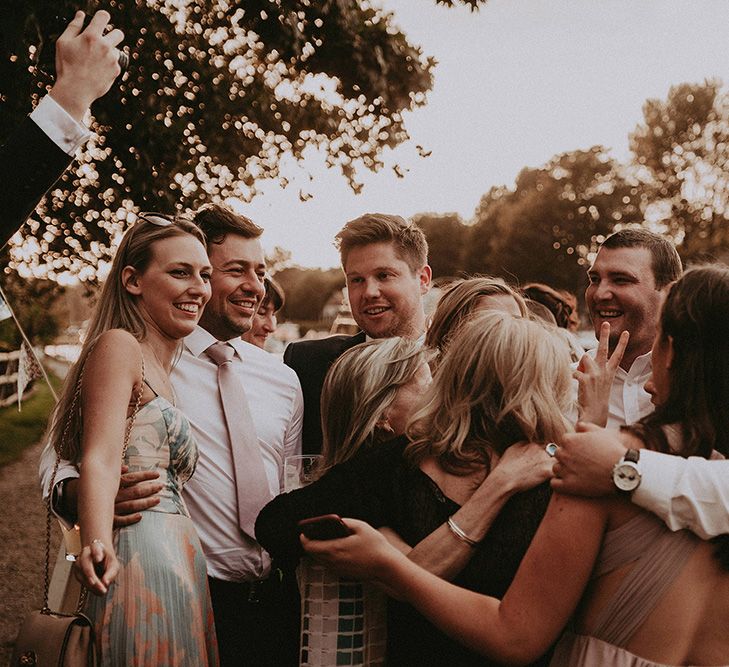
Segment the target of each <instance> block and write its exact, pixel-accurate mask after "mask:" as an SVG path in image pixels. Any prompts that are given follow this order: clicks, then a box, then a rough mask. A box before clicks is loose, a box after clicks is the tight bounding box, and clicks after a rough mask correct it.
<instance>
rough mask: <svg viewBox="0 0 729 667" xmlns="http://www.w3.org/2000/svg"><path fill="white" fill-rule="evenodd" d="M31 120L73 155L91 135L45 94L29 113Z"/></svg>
mask: <svg viewBox="0 0 729 667" xmlns="http://www.w3.org/2000/svg"><path fill="white" fill-rule="evenodd" d="M30 118H31V120H32V121H33V122H34V123H35V124H36V125H37V126H38V127H39V128H40V129H41V130H43V132H45V133H46V134H47V135H48V138H49V139H50V140H51V141H53V143H54V144H56V145H57V146H58V147H59V148H60V149H61V150H62V151H64V152H66V153H68V154H69V155H75V154H76V150H77V149H78V148H79V146H81V145H82V144H83V143H85V142H86V141H87V140H88V138H89V137H90V136H91V132H89V130H88V129H87V128H86V127H85V126H83V125H81V123H78V122H77V121H76V120H75V119H74V118H72V117H71V116H70V115H69V113H68V112H67V111H66V110H65V109H64V108H63V107H62V106H61V105H60V104H58V102H56V100H54V99H53V98H52V97H51V96H50V95H46V96H45V97H44V98H43V99H42V100H41V101H40V103H39V104H38V106H37V107H36V108H35V109H34V110H33V112H32V113H31V114H30Z"/></svg>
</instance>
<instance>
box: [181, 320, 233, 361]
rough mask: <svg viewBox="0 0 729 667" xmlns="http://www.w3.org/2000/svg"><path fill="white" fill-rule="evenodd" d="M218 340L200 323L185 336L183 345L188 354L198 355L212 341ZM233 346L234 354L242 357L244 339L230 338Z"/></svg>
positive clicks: (229, 341)
mask: <svg viewBox="0 0 729 667" xmlns="http://www.w3.org/2000/svg"><path fill="white" fill-rule="evenodd" d="M216 342H218V339H217V338H215V336H213V334H211V333H210V332H209V331H208V330H207V329H203V328H202V327H201V326H200V325H198V326H196V327H195V329H194V330H193V332H192V333H191V334H189V335H188V336H186V337H185V341H184V343H185V347H186V348H187V349H188V351H189V352H190V354H192V355H193V356H194V357H200V356H202V354H203V353H204V352H205V350H207V349H208V348H209V347H210V346H211V345H212V344H213V343H216ZM225 342H227V343H230V344H231V345H232V346H233V349H234V350H235V352H236V354H237V355H238V357H239V358H240V359H243V350H244V347H245V343H244V341H243V340H242V339H241V337H240V336H236V337H235V338H231V339H230V340H228V341H225Z"/></svg>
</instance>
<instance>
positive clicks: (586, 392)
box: [573, 322, 630, 426]
mask: <svg viewBox="0 0 729 667" xmlns="http://www.w3.org/2000/svg"><path fill="white" fill-rule="evenodd" d="M629 338H630V334H629V333H628V332H627V331H623V332H622V333H621V334H620V338H619V339H618V344H617V345H616V346H615V349H614V350H613V353H612V354H610V355H609V356H608V351H609V346H610V323H609V322H603V323H602V326H601V327H600V340H599V341H598V345H597V353H596V355H595V358H594V359H593V358H592V357H590V355H588V354H585V355H583V357H582V359H580V363H579V364H578V366H577V369H576V370H575V371H574V373H573V377H574V378H575V380H577V385H578V391H577V400H578V403H579V413H580V421H582V422H591V423H592V424H597V425H598V426H606V425H607V419H608V409H609V406H610V390H611V388H612V385H613V380H614V378H615V373H616V372H617V370H618V368H619V367H620V362H621V361H622V360H623V354H625V348H626V347H627V346H628V339H629Z"/></svg>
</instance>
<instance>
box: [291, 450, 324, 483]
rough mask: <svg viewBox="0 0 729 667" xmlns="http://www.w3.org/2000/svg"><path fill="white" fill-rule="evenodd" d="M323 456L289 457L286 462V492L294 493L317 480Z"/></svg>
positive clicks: (300, 455) (302, 455)
mask: <svg viewBox="0 0 729 667" xmlns="http://www.w3.org/2000/svg"><path fill="white" fill-rule="evenodd" d="M320 461H321V455H319V454H317V455H305V454H299V455H296V456H287V457H286V459H285V460H284V491H293V490H294V489H300V488H301V487H302V486H306V485H307V484H310V483H311V482H313V481H314V479H316V475H317V469H318V467H319V462H320Z"/></svg>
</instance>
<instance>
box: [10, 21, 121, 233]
mask: <svg viewBox="0 0 729 667" xmlns="http://www.w3.org/2000/svg"><path fill="white" fill-rule="evenodd" d="M109 19H110V16H109V13H108V12H106V11H103V10H102V11H98V12H96V14H95V15H94V17H93V18H92V19H91V21H90V23H89V25H88V26H87V27H86V28H85V29H83V30H82V28H83V22H84V13H83V12H81V11H79V12H77V13H76V15H75V16H74V18H73V20H72V21H71V22H70V23H69V24H68V26H67V28H66V30H65V31H64V32H63V34H62V35H61V36H60V37H59V38H58V42H57V43H56V71H57V78H56V82H55V84H54V85H53V87H52V88H51V91H50V93H49V94H48V95H47V96H46V97H44V98H43V99H42V100H41V102H40V104H39V105H38V106H37V107H36V109H35V110H34V111H33V113H32V114H31V115H30V116H28V117H27V118H25V120H24V121H23V122H22V123H21V125H20V126H19V127H17V128H16V129H15V130H14V131H13V132H12V134H11V135H10V137H8V139H7V141H6V142H5V143H4V144H3V145H2V146H0V184H1V185H2V187H1V188H0V247H2V246H4V245H5V243H7V241H8V239H10V237H11V236H12V235H13V234H15V232H16V231H17V230H18V228H19V227H20V226H21V225H22V224H23V223H24V222H25V220H26V219H27V218H28V216H29V215H30V214H31V213H32V212H33V209H34V208H35V207H36V206H37V205H38V202H39V201H40V200H41V198H42V197H43V195H44V194H45V193H46V192H47V191H48V190H49V189H50V188H51V187H52V186H53V184H54V183H55V182H56V181H57V180H58V178H60V176H61V175H62V174H63V172H64V171H65V170H66V169H67V168H68V166H69V165H70V164H71V162H72V161H73V157H74V154H75V153H76V149H77V148H78V147H79V146H80V145H81V144H82V143H83V142H85V141H86V139H88V137H89V136H90V133H89V131H88V130H87V128H86V127H85V126H84V125H83V124H82V123H83V117H84V115H85V114H86V111H87V110H88V108H89V106H90V105H91V103H92V102H93V101H95V100H97V99H98V98H99V97H101V96H102V95H104V94H106V92H107V91H108V90H109V88H110V87H111V85H112V83H114V79H116V77H117V76H119V72H120V71H121V70H120V67H119V51H118V49H117V48H116V47H117V45H118V44H119V43H121V41H122V39H124V34H123V33H122V32H121V30H118V29H116V30H111V31H110V32H108V33H107V34H106V35H105V34H104V30H105V29H106V27H107V26H108V24H109Z"/></svg>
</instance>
